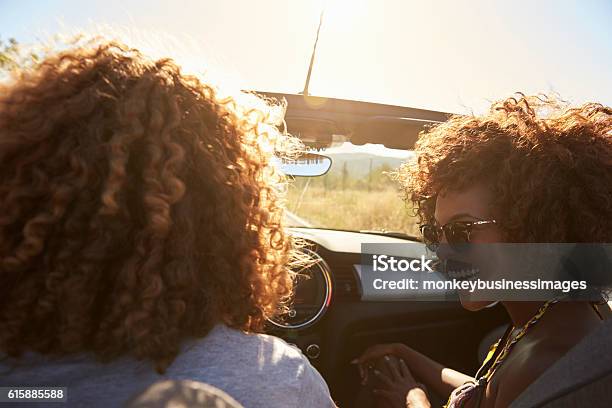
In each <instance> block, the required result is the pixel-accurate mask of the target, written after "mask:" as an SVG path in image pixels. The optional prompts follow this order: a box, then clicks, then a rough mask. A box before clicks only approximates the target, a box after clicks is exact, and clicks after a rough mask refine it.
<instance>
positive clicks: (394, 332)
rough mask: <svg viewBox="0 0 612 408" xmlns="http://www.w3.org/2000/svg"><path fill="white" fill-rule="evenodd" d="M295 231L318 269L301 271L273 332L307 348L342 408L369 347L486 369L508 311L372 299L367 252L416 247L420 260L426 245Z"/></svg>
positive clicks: (320, 231)
mask: <svg viewBox="0 0 612 408" xmlns="http://www.w3.org/2000/svg"><path fill="white" fill-rule="evenodd" d="M289 232H290V233H291V234H292V235H293V236H294V237H296V238H299V239H301V240H303V242H304V248H303V249H302V250H303V251H305V252H306V253H307V254H308V255H309V256H310V257H311V258H312V259H314V260H315V262H314V263H313V264H311V265H310V266H309V267H307V268H303V269H302V270H299V271H295V272H296V273H297V275H296V286H295V290H294V292H295V293H294V298H293V304H292V305H291V308H290V310H289V312H288V313H287V314H286V315H285V316H281V317H279V318H278V319H274V321H270V322H269V324H268V330H267V331H268V333H270V334H273V335H276V336H278V337H281V338H283V339H284V340H285V341H287V342H288V343H290V344H293V345H295V346H296V347H298V348H300V349H301V351H302V352H303V353H304V354H305V355H306V356H307V357H308V358H309V360H310V361H311V363H312V364H313V365H314V366H315V367H316V368H317V369H318V370H319V372H320V373H321V374H322V375H323V377H324V378H325V380H326V382H327V383H328V385H329V387H330V390H331V392H332V396H333V397H334V398H335V399H336V401H337V402H338V403H339V404H341V405H342V406H352V405H353V402H354V401H353V400H352V399H354V397H355V389H358V388H359V377H358V374H357V370H356V369H355V367H354V366H353V365H351V364H350V361H351V360H352V359H354V358H355V357H357V356H358V355H360V354H361V353H362V352H363V351H364V350H365V349H366V348H367V347H369V346H371V345H373V344H378V343H388V342H403V343H406V344H409V345H410V346H412V347H414V348H415V349H416V350H419V351H421V352H423V353H424V354H426V355H429V356H430V357H432V358H434V359H436V360H438V361H440V362H443V363H445V364H447V365H448V366H450V367H454V368H457V369H461V370H464V371H466V372H470V371H474V370H476V368H477V366H478V361H477V357H476V356H477V351H478V347H479V343H480V341H481V340H482V338H484V337H485V335H486V334H487V333H488V332H489V331H491V330H493V329H494V328H496V327H498V326H499V325H500V324H503V323H504V322H505V321H506V319H507V317H506V315H505V313H504V312H503V310H500V309H501V308H492V309H490V310H486V311H482V312H479V313H470V312H467V311H466V310H464V309H463V308H462V307H461V306H460V304H459V303H458V302H453V301H423V300H422V299H421V300H417V299H414V300H398V299H380V298H375V297H371V296H370V297H369V296H368V295H367V293H364V291H363V289H362V287H361V280H360V275H359V265H360V264H361V262H362V258H361V253H362V245H364V244H407V243H410V244H411V245H410V247H411V248H412V251H413V252H415V253H414V257H415V258H417V257H418V256H420V254H425V253H426V249H425V246H424V245H423V244H421V243H415V242H414V241H408V240H405V239H402V238H397V237H390V236H384V235H376V234H369V233H359V232H351V231H339V230H326V229H315V228H302V227H295V228H290V229H289ZM449 333H461V335H458V336H449Z"/></svg>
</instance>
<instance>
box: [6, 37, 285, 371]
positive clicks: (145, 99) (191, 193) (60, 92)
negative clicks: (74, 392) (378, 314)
mask: <svg viewBox="0 0 612 408" xmlns="http://www.w3.org/2000/svg"><path fill="white" fill-rule="evenodd" d="M243 96H244V97H245V98H248V97H250V96H252V98H251V100H255V99H257V98H255V97H254V96H253V95H243ZM238 99H240V97H237V98H229V97H227V98H221V97H220V96H219V93H218V91H217V89H216V88H214V87H212V86H210V85H208V84H207V83H204V82H202V81H201V80H200V79H198V78H196V77H194V76H187V75H184V74H182V73H181V70H180V69H179V67H178V66H177V65H176V64H175V63H174V62H173V61H172V60H169V59H161V60H157V61H153V60H149V59H147V58H146V57H144V56H143V55H142V54H141V53H140V52H139V51H137V50H135V49H130V48H128V47H126V46H125V45H122V44H119V43H115V42H108V41H101V40H96V41H90V42H88V43H87V44H85V45H79V46H75V47H73V48H71V49H68V50H64V51H62V52H59V53H55V54H53V55H50V56H48V57H47V58H46V59H45V60H44V61H42V62H41V63H40V64H37V65H36V66H35V67H33V68H31V69H27V70H24V71H22V72H17V73H16V74H15V76H14V77H13V79H12V80H11V81H7V82H5V83H4V85H2V86H1V87H0V208H1V211H0V351H1V352H4V353H5V354H6V355H8V356H12V357H18V356H19V355H21V354H22V353H23V352H24V351H28V350H31V351H36V352H39V353H43V354H54V355H64V354H68V353H75V352H84V351H90V352H93V353H94V354H95V355H96V356H98V358H100V359H101V360H110V359H112V358H115V357H117V356H119V355H123V354H129V355H132V356H134V357H136V358H139V359H148V360H151V361H153V362H155V365H156V368H157V370H158V371H160V372H162V371H164V370H165V369H166V368H167V367H168V365H169V364H171V362H172V361H173V359H174V358H175V356H176V354H177V353H178V351H179V346H180V342H181V340H182V339H184V338H187V337H201V336H205V335H206V334H207V333H208V331H209V330H210V329H211V327H212V326H213V325H214V324H215V323H217V322H223V323H225V324H227V325H229V326H231V327H234V328H238V329H241V330H245V331H260V330H262V327H263V324H264V322H265V319H266V318H267V317H269V316H272V315H274V314H275V313H277V312H278V311H279V310H280V309H282V307H279V305H282V304H283V303H282V302H283V300H285V299H286V298H287V297H288V296H289V295H290V293H291V290H292V272H291V271H290V270H289V269H288V266H287V265H288V261H289V260H290V259H291V254H292V252H293V244H292V242H291V240H290V238H289V237H288V236H287V235H286V233H285V232H284V229H283V220H282V215H283V212H282V206H281V204H280V200H281V198H282V197H281V194H282V192H283V189H284V179H283V177H282V176H281V175H280V174H279V173H278V172H277V171H275V170H274V167H273V166H272V164H271V156H272V155H273V154H274V152H275V151H276V152H278V149H280V148H281V147H283V146H284V147H288V146H290V145H291V144H292V143H293V142H291V141H289V139H291V138H289V137H287V136H286V135H283V134H281V133H280V132H279V131H278V129H277V127H276V125H277V124H278V120H279V119H278V118H276V119H274V118H275V117H276V116H278V115H276V116H275V115H274V114H272V112H273V111H274V110H275V109H273V108H274V107H273V106H271V104H270V103H268V102H265V101H262V100H261V99H258V102H257V103H254V105H253V106H251V107H247V106H248V105H244V104H240V103H238V101H237V100H238ZM276 108H279V106H276ZM280 108H281V110H283V108H284V107H280ZM280 120H281V121H282V115H280ZM275 149H276V150H275Z"/></svg>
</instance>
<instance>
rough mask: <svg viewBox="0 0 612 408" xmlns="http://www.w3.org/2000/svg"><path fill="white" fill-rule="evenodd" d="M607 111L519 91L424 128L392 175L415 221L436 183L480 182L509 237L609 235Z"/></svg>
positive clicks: (610, 119)
mask: <svg viewBox="0 0 612 408" xmlns="http://www.w3.org/2000/svg"><path fill="white" fill-rule="evenodd" d="M611 113H612V109H610V108H609V107H606V106H603V105H601V104H597V103H588V104H585V105H583V106H581V107H578V108H567V107H565V104H564V103H561V102H559V101H558V100H557V99H555V98H553V97H545V96H539V97H526V96H523V95H522V94H519V95H518V96H517V97H514V98H509V99H506V100H503V101H500V102H496V103H494V104H493V105H492V106H491V109H490V111H489V112H488V113H487V114H485V115H482V116H474V115H471V116H454V117H452V118H451V119H450V120H449V121H448V122H445V123H442V124H440V125H438V126H436V127H434V128H432V129H429V130H428V131H426V132H424V133H423V134H422V135H421V136H420V138H419V140H418V142H417V144H416V147H415V153H416V155H415V159H414V161H412V162H409V163H406V164H404V165H403V166H402V167H401V168H400V170H399V171H398V172H397V173H396V174H395V176H396V178H397V179H399V181H400V182H401V184H402V187H403V190H404V191H405V194H406V199H407V201H411V202H412V203H413V204H414V206H415V208H416V212H417V215H418V216H419V218H420V222H425V223H432V222H434V210H435V198H436V196H437V195H438V194H439V193H440V192H441V191H445V190H455V191H458V190H461V189H463V188H465V187H466V186H468V185H470V184H473V183H486V185H488V186H490V188H491V190H492V191H493V193H494V202H493V203H492V207H493V209H494V211H495V213H497V214H501V217H500V219H499V220H498V222H499V224H500V226H501V228H502V231H504V233H505V235H506V240H507V241H508V242H524V243H530V242H576V243H583V242H597V243H610V242H612V116H611Z"/></svg>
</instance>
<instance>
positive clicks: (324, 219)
mask: <svg viewBox="0 0 612 408" xmlns="http://www.w3.org/2000/svg"><path fill="white" fill-rule="evenodd" d="M300 195H301V189H298V188H297V187H296V186H292V187H290V188H289V192H288V195H287V198H288V208H289V210H291V211H292V212H293V213H294V214H297V215H298V216H300V217H302V218H304V219H305V220H307V221H309V222H310V223H312V224H313V225H314V226H315V227H325V228H337V229H347V230H366V229H369V230H383V229H384V230H387V231H401V232H405V233H407V234H411V235H417V234H418V227H417V222H416V221H417V220H416V218H415V217H414V216H413V215H412V209H411V208H410V207H408V206H407V205H406V204H405V203H404V202H403V201H402V199H401V197H400V194H399V192H398V191H397V190H395V189H393V188H388V189H385V190H381V191H371V192H368V191H367V190H354V189H347V190H341V189H335V190H327V191H325V190H324V189H323V188H322V187H318V186H317V187H312V186H310V187H308V190H307V191H306V193H305V194H304V195H303V196H302V199H301V201H300Z"/></svg>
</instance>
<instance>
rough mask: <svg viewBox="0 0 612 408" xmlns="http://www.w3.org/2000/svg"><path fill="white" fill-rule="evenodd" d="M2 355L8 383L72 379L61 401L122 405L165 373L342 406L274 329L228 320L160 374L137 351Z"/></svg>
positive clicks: (263, 396) (276, 401) (241, 391)
mask: <svg viewBox="0 0 612 408" xmlns="http://www.w3.org/2000/svg"><path fill="white" fill-rule="evenodd" d="M2 361H3V360H0V386H2V387H8V386H45V385H46V386H56V387H67V397H68V402H67V403H60V404H58V405H57V406H61V407H67V406H68V407H121V406H122V405H123V404H124V403H125V402H126V401H127V400H128V399H129V398H130V397H131V396H133V395H134V394H136V393H138V392H140V391H142V390H143V389H144V388H146V387H147V386H149V385H151V384H152V383H154V382H156V381H159V380H164V379H177V380H183V379H190V380H195V381H202V382H205V383H208V384H211V385H213V386H215V387H217V388H220V389H221V390H223V391H225V392H227V393H228V394H229V395H230V396H232V397H234V398H235V399H236V400H237V401H238V402H240V403H241V404H242V405H244V407H245V408H251V407H266V408H274V407H283V408H289V407H300V408H307V407H317V408H318V407H321V408H326V407H334V406H335V405H334V402H333V401H332V399H331V397H330V394H329V389H328V387H327V385H326V384H325V381H324V380H323V378H322V377H321V375H320V374H319V373H318V372H317V370H316V369H315V368H314V367H313V366H312V365H311V364H310V362H309V361H308V359H307V358H306V357H305V356H304V355H303V354H302V353H301V352H300V350H299V349H297V348H295V347H293V346H290V345H288V344H287V343H285V342H284V341H283V340H281V339H279V338H277V337H274V336H268V335H263V334H245V333H243V332H241V331H238V330H234V329H230V328H228V327H227V326H224V325H217V326H215V327H214V328H213V330H212V331H211V332H210V333H209V334H208V335H207V336H206V337H205V338H203V339H199V340H197V341H191V342H187V343H186V344H185V345H184V346H183V347H182V352H181V353H180V354H179V356H178V357H177V358H176V360H175V361H174V362H173V363H172V365H171V366H170V367H169V368H168V370H167V371H166V373H165V374H164V375H159V374H157V373H156V372H155V371H154V369H153V366H152V364H151V363H150V362H144V361H137V360H135V359H133V358H131V357H123V358H120V359H118V360H115V361H113V362H111V363H108V364H101V363H98V362H96V361H95V360H94V359H93V358H92V357H91V356H85V355H80V356H72V357H64V358H61V359H50V358H47V357H43V356H40V355H36V354H27V355H25V356H24V357H23V358H21V359H19V361H18V362H17V364H18V366H17V367H16V368H12V367H13V363H12V362H11V361H6V360H4V362H2ZM0 405H2V406H3V407H4V406H9V405H7V404H0ZM55 405H56V404H53V406H55ZM16 406H18V407H23V406H24V405H23V404H16ZM28 406H31V405H28ZM44 406H51V405H50V404H49V403H46V404H44Z"/></svg>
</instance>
